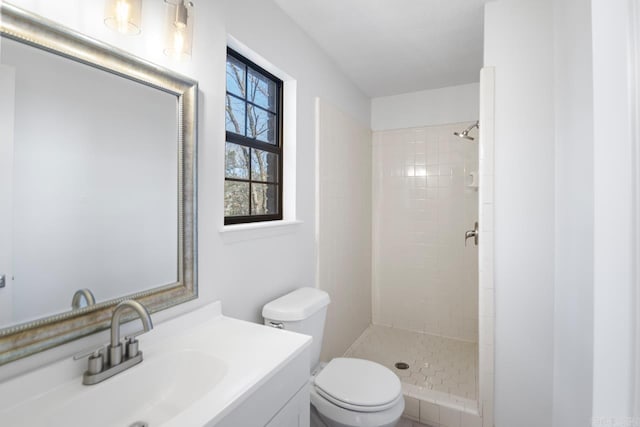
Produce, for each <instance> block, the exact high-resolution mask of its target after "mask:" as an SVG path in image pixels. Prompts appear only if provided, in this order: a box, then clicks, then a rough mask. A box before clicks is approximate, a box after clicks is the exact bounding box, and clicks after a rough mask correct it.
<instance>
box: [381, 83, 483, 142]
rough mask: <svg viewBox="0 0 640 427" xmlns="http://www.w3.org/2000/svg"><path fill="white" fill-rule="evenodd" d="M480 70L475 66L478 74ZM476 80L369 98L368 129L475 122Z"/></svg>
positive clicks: (476, 111)
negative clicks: (369, 120) (369, 125)
mask: <svg viewBox="0 0 640 427" xmlns="http://www.w3.org/2000/svg"><path fill="white" fill-rule="evenodd" d="M479 73H480V70H478V78H479ZM479 96H480V87H479V84H478V83H470V84H466V85H460V86H450V87H444V88H441V89H431V90H423V91H419V92H411V93H405V94H401V95H394V96H384V97H380V98H374V99H372V100H371V129H373V130H374V131H378V130H385V129H404V128H412V127H419V126H432V125H441V124H446V123H459V122H475V121H476V120H478V115H479V101H478V99H479Z"/></svg>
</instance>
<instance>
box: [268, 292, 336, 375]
mask: <svg viewBox="0 0 640 427" xmlns="http://www.w3.org/2000/svg"><path fill="white" fill-rule="evenodd" d="M329 302H330V299H329V294H328V293H326V292H325V291H322V290H320V289H316V288H300V289H296V290H295V291H293V292H290V293H288V294H286V295H284V296H282V297H280V298H278V299H275V300H273V301H271V302H270V303H267V304H266V305H265V306H264V307H263V308H262V317H264V324H265V325H267V326H272V327H275V328H280V329H286V330H288V331H293V332H299V333H301V334H305V335H311V336H312V337H313V341H312V343H311V366H310V370H311V371H313V369H315V367H316V366H317V365H318V363H319V362H320V349H321V348H322V334H323V333H324V321H325V318H326V317H327V306H328V305H329Z"/></svg>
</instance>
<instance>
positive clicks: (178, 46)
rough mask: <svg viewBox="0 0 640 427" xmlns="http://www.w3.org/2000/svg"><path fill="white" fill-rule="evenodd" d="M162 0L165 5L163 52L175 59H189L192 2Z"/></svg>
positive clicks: (191, 32) (191, 34) (191, 35)
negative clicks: (165, 18) (165, 19)
mask: <svg viewBox="0 0 640 427" xmlns="http://www.w3.org/2000/svg"><path fill="white" fill-rule="evenodd" d="M164 1H165V3H166V6H167V21H166V30H165V31H166V34H165V42H164V54H165V55H167V56H169V57H171V58H173V59H177V60H185V59H189V58H191V46H192V43H193V13H192V12H193V3H192V2H190V1H184V0H164Z"/></svg>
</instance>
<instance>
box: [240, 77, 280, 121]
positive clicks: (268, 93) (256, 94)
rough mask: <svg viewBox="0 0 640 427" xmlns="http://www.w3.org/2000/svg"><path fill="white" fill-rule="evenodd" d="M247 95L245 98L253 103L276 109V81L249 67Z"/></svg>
mask: <svg viewBox="0 0 640 427" xmlns="http://www.w3.org/2000/svg"><path fill="white" fill-rule="evenodd" d="M247 84H248V86H249V96H248V97H247V99H248V100H249V101H251V102H253V103H254V104H258V105H259V106H261V107H263V108H266V109H267V110H270V111H274V112H275V111H276V93H277V91H276V83H275V82H274V81H273V80H271V79H269V78H268V77H265V76H263V75H262V74H260V73H258V72H257V71H254V70H252V69H249V80H248V82H247Z"/></svg>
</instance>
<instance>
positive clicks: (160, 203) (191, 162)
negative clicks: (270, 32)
mask: <svg viewBox="0 0 640 427" xmlns="http://www.w3.org/2000/svg"><path fill="white" fill-rule="evenodd" d="M0 12H1V13H2V20H1V23H0V35H1V37H0V93H1V94H2V96H0V277H1V276H4V283H2V280H0V364H3V363H7V362H9V361H11V360H15V359H17V358H20V357H24V356H27V355H29V354H33V353H35V352H37V351H42V350H44V349H47V348H50V347H53V346H55V345H59V344H61V343H64V342H68V341H70V340H73V339H76V338H79V337H82V336H85V335H88V334H90V333H93V332H96V331H98V330H101V329H104V328H106V327H108V322H109V319H110V313H111V311H112V309H113V306H114V305H115V304H117V303H118V302H120V301H122V300H124V299H129V298H135V299H137V300H139V301H141V302H142V303H143V304H145V305H146V306H147V308H148V309H149V311H150V312H156V311H158V310H161V309H164V308H167V307H170V306H173V305H176V304H179V303H182V302H185V301H188V300H190V299H192V298H195V297H196V295H197V287H196V270H195V265H196V258H195V251H196V248H195V200H196V199H195V161H196V160H195V154H196V153H195V147H196V141H195V139H196V124H195V118H196V96H197V83H196V82H195V81H192V80H190V79H188V78H185V77H182V76H179V75H177V74H175V73H173V72H172V71H170V70H166V69H163V68H161V67H159V66H157V65H154V64H151V63H148V62H146V61H144V60H141V59H139V58H136V57H133V56H132V55H129V54H127V53H125V52H123V51H120V50H118V49H115V48H113V47H110V46H108V45H106V44H103V43H101V42H98V41H95V40H91V39H89V38H88V37H86V36H83V35H81V34H78V33H75V32H73V31H71V30H69V29H66V28H63V27H61V26H59V25H57V24H55V23H52V22H50V21H47V20H45V19H43V18H41V17H38V16H35V15H32V14H30V13H28V12H25V11H22V10H20V9H18V8H16V7H14V6H11V5H8V4H6V3H3V4H2V5H1V6H0ZM3 284H4V287H3V286H2V285H3Z"/></svg>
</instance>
